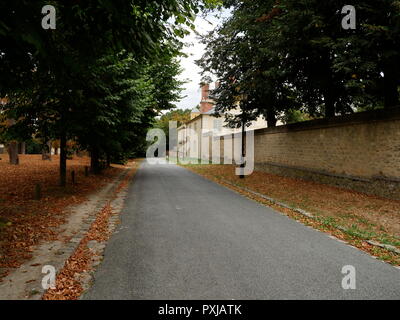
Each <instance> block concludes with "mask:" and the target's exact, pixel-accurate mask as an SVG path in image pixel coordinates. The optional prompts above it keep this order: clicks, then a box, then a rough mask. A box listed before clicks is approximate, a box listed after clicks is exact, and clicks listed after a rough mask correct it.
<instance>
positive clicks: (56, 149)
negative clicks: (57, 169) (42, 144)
mask: <svg viewBox="0 0 400 320" xmlns="http://www.w3.org/2000/svg"><path fill="white" fill-rule="evenodd" d="M54 155H55V156H58V147H55V148H54Z"/></svg>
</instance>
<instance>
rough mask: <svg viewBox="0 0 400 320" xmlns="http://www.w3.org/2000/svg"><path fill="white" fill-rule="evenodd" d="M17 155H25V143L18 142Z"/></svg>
mask: <svg viewBox="0 0 400 320" xmlns="http://www.w3.org/2000/svg"><path fill="white" fill-rule="evenodd" d="M18 153H19V154H26V143H25V142H20V143H19V144H18Z"/></svg>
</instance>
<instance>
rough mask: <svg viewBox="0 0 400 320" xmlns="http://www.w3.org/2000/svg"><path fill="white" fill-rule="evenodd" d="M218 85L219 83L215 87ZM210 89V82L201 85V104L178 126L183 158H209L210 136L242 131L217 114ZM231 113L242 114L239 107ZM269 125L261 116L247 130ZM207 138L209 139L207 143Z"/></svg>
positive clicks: (222, 115)
mask: <svg viewBox="0 0 400 320" xmlns="http://www.w3.org/2000/svg"><path fill="white" fill-rule="evenodd" d="M217 85H218V83H216V84H215V85H214V87H215V86H217ZM210 91H212V88H211V86H210V84H204V85H203V86H202V87H201V101H200V104H199V106H198V107H196V108H195V109H193V110H192V113H191V116H190V121H188V122H186V123H185V124H184V125H182V126H180V127H179V128H178V154H179V157H181V158H195V159H198V158H202V159H204V158H205V157H206V158H208V157H209V153H208V149H209V147H208V145H209V139H210V137H215V136H225V135H228V134H234V133H239V132H241V129H240V128H239V129H233V128H229V127H228V123H227V121H226V118H225V114H221V116H220V117H217V116H216V115H215V101H214V100H213V99H212V97H211V96H210ZM230 114H232V115H235V114H240V109H239V107H238V108H237V109H235V110H232V111H230ZM267 126H268V125H267V121H266V120H265V119H264V118H263V117H259V118H258V119H257V120H256V121H253V122H252V123H251V125H250V126H249V127H247V128H246V130H256V129H262V128H267ZM205 140H208V141H206V143H205ZM207 154H208V156H207ZM200 155H201V156H200Z"/></svg>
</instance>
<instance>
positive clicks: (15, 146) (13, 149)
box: [8, 141, 19, 165]
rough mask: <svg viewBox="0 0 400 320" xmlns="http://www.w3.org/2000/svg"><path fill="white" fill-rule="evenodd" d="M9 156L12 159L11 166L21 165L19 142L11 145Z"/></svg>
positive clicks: (13, 142) (9, 146)
mask: <svg viewBox="0 0 400 320" xmlns="http://www.w3.org/2000/svg"><path fill="white" fill-rule="evenodd" d="M8 155H9V157H10V164H13V165H19V157H18V142H16V141H12V142H10V143H9V145H8Z"/></svg>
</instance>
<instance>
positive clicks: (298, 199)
mask: <svg viewBox="0 0 400 320" xmlns="http://www.w3.org/2000/svg"><path fill="white" fill-rule="evenodd" d="M182 166H183V167H185V168H187V169H189V170H191V171H193V172H195V173H197V174H200V175H202V176H204V177H206V178H208V179H210V180H213V181H215V182H218V183H220V184H222V185H225V186H226V187H228V188H231V189H233V190H235V191H237V192H239V193H241V194H244V195H245V196H247V197H248V198H251V199H253V200H256V201H258V202H261V203H263V204H265V205H268V206H270V207H273V208H274V209H276V210H278V211H280V212H282V213H284V214H286V215H288V216H290V217H292V218H294V219H296V220H298V221H300V222H302V223H304V224H305V225H308V226H311V227H313V228H315V229H318V230H321V231H324V232H326V233H329V234H331V235H333V236H335V237H336V238H338V239H340V240H343V241H346V242H348V243H349V244H351V245H353V246H355V247H357V248H359V249H361V250H364V251H367V252H369V253H370V254H371V255H373V256H375V257H377V258H378V259H380V260H383V261H386V262H388V263H391V264H393V265H397V266H400V255H398V254H396V253H395V252H393V251H391V250H389V249H386V248H380V247H376V246H373V245H371V244H370V243H369V242H368V241H375V242H379V243H381V244H384V245H391V246H395V247H397V248H398V249H400V201H396V200H390V199H384V198H379V197H375V196H371V195H367V194H363V193H359V192H354V191H351V190H346V189H342V188H338V187H333V186H328V185H323V184H318V183H315V182H309V181H305V180H300V179H292V178H288V177H282V176H278V175H273V174H268V173H264V172H254V173H253V174H252V175H250V176H248V177H246V178H245V179H239V177H238V176H236V175H235V166H233V165H196V164H191V165H182ZM232 184H233V185H232ZM235 186H237V188H236V187H235ZM242 188H247V189H249V190H252V191H254V192H257V193H259V194H263V195H265V196H268V197H270V198H273V199H275V200H276V201H278V202H282V203H285V204H286V205H289V206H290V207H291V208H293V209H294V208H297V209H302V210H305V211H307V212H309V213H311V214H312V215H313V216H314V218H312V219H311V218H308V217H306V216H303V215H301V214H300V213H297V212H295V211H293V210H289V209H286V208H283V207H281V206H279V205H276V204H274V203H271V202H270V201H268V200H266V199H264V198H261V197H257V196H256V195H254V194H252V193H248V192H246V191H244V190H243V189H242Z"/></svg>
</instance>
